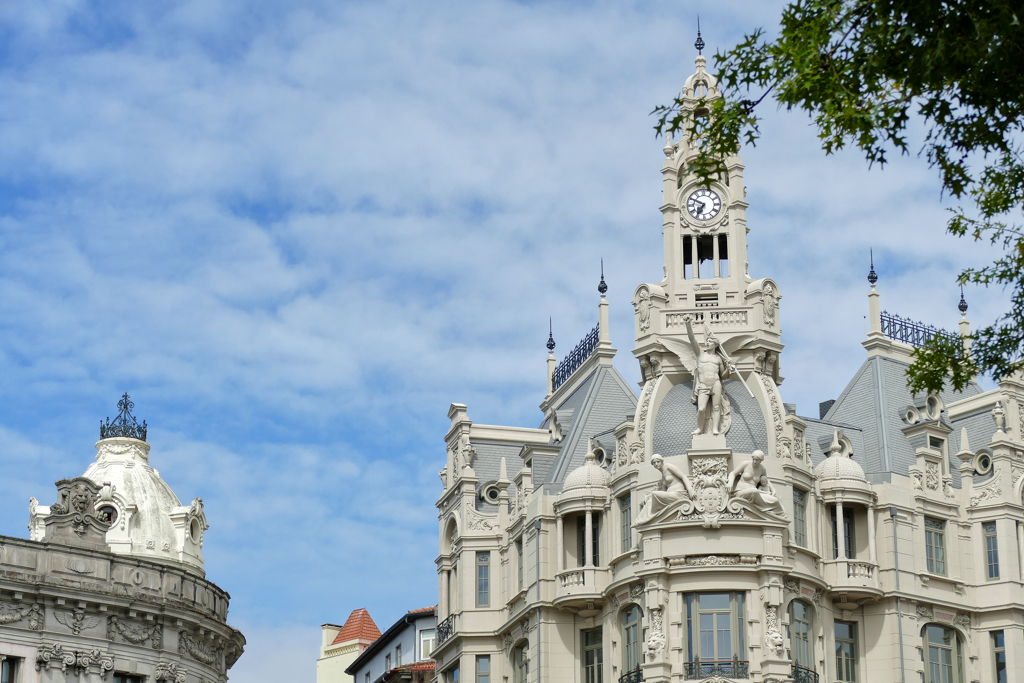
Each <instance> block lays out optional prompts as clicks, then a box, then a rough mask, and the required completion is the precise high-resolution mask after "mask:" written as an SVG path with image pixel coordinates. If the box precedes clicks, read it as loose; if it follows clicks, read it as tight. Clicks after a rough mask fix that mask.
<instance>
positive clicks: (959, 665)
mask: <svg viewBox="0 0 1024 683" xmlns="http://www.w3.org/2000/svg"><path fill="white" fill-rule="evenodd" d="M921 638H922V640H923V641H924V681H925V683H964V645H963V640H962V639H961V638H960V634H959V633H957V632H956V630H955V629H953V628H950V627H949V626H943V625H942V624H926V625H925V627H924V628H923V629H921Z"/></svg>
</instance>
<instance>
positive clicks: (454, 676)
mask: <svg viewBox="0 0 1024 683" xmlns="http://www.w3.org/2000/svg"><path fill="white" fill-rule="evenodd" d="M448 683H459V666H458V665H457V664H456V665H455V668H453V669H450V670H449V671H448Z"/></svg>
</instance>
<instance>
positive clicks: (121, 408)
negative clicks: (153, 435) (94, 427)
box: [100, 392, 146, 441]
mask: <svg viewBox="0 0 1024 683" xmlns="http://www.w3.org/2000/svg"><path fill="white" fill-rule="evenodd" d="M134 407H135V403H133V402H132V400H131V399H130V398H128V393H127V392H125V395H124V396H122V397H121V400H120V401H118V402H117V417H115V418H114V419H113V420H111V419H110V418H109V417H108V418H107V422H106V423H105V424H104V422H103V420H100V438H101V439H114V438H117V437H126V438H129V439H138V440H139V441H145V440H146V421H145V420H143V421H142V424H141V425H140V424H139V423H138V422H136V421H135V417H134V416H133V415H132V408H134Z"/></svg>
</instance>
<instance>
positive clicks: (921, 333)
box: [882, 311, 959, 346]
mask: <svg viewBox="0 0 1024 683" xmlns="http://www.w3.org/2000/svg"><path fill="white" fill-rule="evenodd" d="M882 334H884V335H885V336H886V337H888V338H889V339H894V340H896V341H900V342H903V343H904V344H910V345H911V346H924V344H925V342H927V341H928V340H929V339H931V338H932V337H934V336H936V335H939V336H943V337H946V338H947V339H958V338H959V337H958V336H957V335H955V334H953V333H952V332H947V331H946V330H940V329H939V328H937V327H932V326H931V325H925V324H924V323H919V322H916V321H914V320H910V319H909V318H901V317H900V316H898V315H896V314H895V313H888V312H886V311H882Z"/></svg>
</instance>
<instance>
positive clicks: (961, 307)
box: [957, 285, 967, 318]
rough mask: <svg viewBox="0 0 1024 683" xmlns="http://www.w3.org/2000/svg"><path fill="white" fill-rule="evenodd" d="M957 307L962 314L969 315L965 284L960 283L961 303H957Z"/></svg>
mask: <svg viewBox="0 0 1024 683" xmlns="http://www.w3.org/2000/svg"><path fill="white" fill-rule="evenodd" d="M957 308H958V309H959V310H960V315H961V316H963V317H964V318H966V317H967V302H966V301H965V300H964V286H963V285H960V303H959V304H957Z"/></svg>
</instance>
